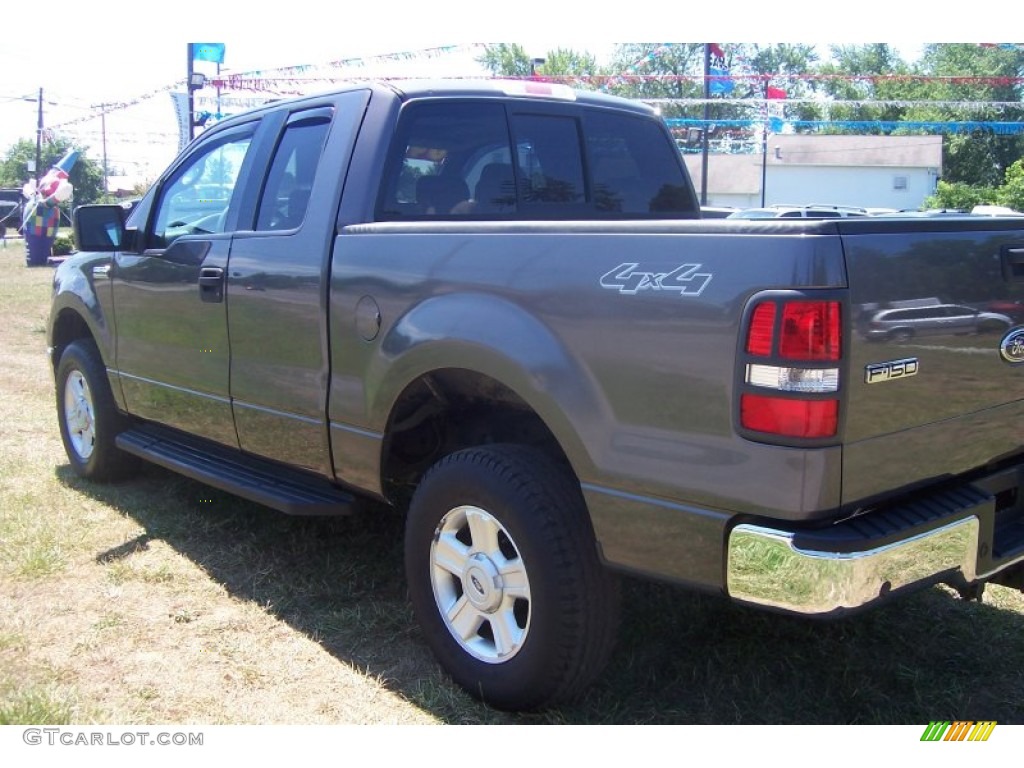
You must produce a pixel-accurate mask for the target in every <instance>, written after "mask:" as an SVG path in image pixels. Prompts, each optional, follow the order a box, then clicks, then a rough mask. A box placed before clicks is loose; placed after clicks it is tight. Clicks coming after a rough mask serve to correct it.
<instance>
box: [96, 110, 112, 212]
mask: <svg viewBox="0 0 1024 768" xmlns="http://www.w3.org/2000/svg"><path fill="white" fill-rule="evenodd" d="M108 106H109V105H108V104H97V105H94V106H93V109H96V107H99V109H100V136H101V137H102V140H103V194H104V195H106V194H108V193H109V192H110V189H109V187H108V182H107V107H108Z"/></svg>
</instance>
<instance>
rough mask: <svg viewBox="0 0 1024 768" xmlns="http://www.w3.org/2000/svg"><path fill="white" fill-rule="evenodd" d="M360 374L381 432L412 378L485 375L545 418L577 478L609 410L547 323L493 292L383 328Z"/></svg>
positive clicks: (426, 307) (447, 302)
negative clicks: (450, 372) (459, 372)
mask: <svg viewBox="0 0 1024 768" xmlns="http://www.w3.org/2000/svg"><path fill="white" fill-rule="evenodd" d="M377 350H378V351H377V354H376V355H375V357H374V358H373V359H372V360H371V361H370V364H369V366H368V368H367V373H366V382H365V384H366V390H365V391H366V395H367V403H368V411H369V412H368V415H369V420H370V422H371V424H373V425H374V427H375V428H376V429H379V430H380V431H381V432H383V430H384V429H385V426H386V424H387V421H388V418H389V416H390V414H391V411H392V408H393V407H394V405H395V402H396V401H397V400H398V398H399V396H400V395H401V394H402V392H403V391H404V390H405V389H406V388H407V387H408V386H409V385H410V384H411V383H412V382H414V381H415V380H416V379H418V378H420V377H421V376H424V375H425V374H428V373H430V372H432V371H437V370H441V369H448V368H454V369H464V370H469V371H473V372H474V373H478V374H482V375H484V376H488V377H490V378H492V379H494V380H495V381H498V382H500V383H501V384H503V385H504V386H506V387H508V388H509V389H510V390H512V391H513V392H515V393H516V394H517V395H518V396H519V397H520V398H522V400H523V401H524V402H526V403H527V404H528V405H529V406H530V407H531V408H532V409H533V410H534V411H535V412H536V413H537V415H538V416H539V417H540V418H541V419H542V420H543V421H544V423H545V424H546V425H547V427H548V429H549V430H550V431H551V433H552V434H553V435H554V436H555V438H556V439H557V440H558V442H559V444H560V445H561V446H562V450H563V451H565V453H566V456H567V457H568V459H569V461H570V462H571V463H572V464H573V466H574V468H575V469H576V471H577V473H578V474H579V475H580V476H581V477H584V476H587V475H590V474H591V470H592V469H593V466H594V463H593V461H592V459H591V458H590V455H589V453H588V451H587V448H586V446H587V445H588V444H589V445H592V446H593V445H600V440H599V437H600V436H601V435H603V434H607V424H608V423H609V422H610V421H611V409H610V408H609V406H608V403H607V402H606V400H605V398H604V397H603V396H602V394H601V392H600V391H599V390H598V388H597V387H596V386H595V383H594V381H593V379H592V377H591V376H589V375H588V374H587V372H586V370H585V369H584V367H583V366H581V365H580V363H579V361H578V360H577V359H576V358H575V357H574V356H573V355H572V353H571V351H570V350H569V349H568V348H567V347H566V346H565V345H564V344H563V343H562V341H561V340H560V339H559V338H558V337H556V336H555V335H554V334H553V333H552V331H551V329H550V328H548V327H547V326H546V325H545V324H544V323H542V322H540V321H539V320H538V319H537V318H536V317H534V316H532V315H530V314H529V313H528V312H526V311H525V310H524V309H522V308H521V307H520V306H518V305H516V304H514V303H512V302H510V301H506V300H504V299H500V298H497V297H495V296H493V295H484V294H477V293H458V294H445V295H442V296H435V297H432V298H430V299H427V300H426V301H423V302H421V303H419V304H417V305H416V306H414V307H412V308H411V309H410V310H409V311H408V312H407V313H406V314H405V315H403V316H402V317H401V318H399V319H398V320H397V321H396V322H395V323H394V324H393V325H392V326H391V327H390V328H389V329H388V331H387V333H386V335H385V336H384V338H383V339H382V341H381V344H380V346H379V347H378V348H377Z"/></svg>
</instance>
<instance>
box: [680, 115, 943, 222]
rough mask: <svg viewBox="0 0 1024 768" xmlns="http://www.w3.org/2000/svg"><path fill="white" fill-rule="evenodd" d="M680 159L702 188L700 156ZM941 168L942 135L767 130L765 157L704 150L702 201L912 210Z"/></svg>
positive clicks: (928, 191) (745, 205) (930, 188)
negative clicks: (705, 190)
mask: <svg viewBox="0 0 1024 768" xmlns="http://www.w3.org/2000/svg"><path fill="white" fill-rule="evenodd" d="M684 160H685V161H686V166H687V168H688V169H689V171H690V175H691V177H692V178H693V184H694V186H695V187H696V188H697V194H698V195H700V186H701V172H702V169H701V155H700V154H688V155H685V156H684ZM941 174H942V137H941V136H846V135H842V136H821V135H802V134H769V135H768V152H767V156H766V155H765V154H762V153H760V152H759V153H757V154H754V155H725V154H721V155H720V154H710V155H708V194H707V205H709V206H732V207H735V208H756V207H759V206H761V205H772V204H787V203H788V204H792V205H812V204H823V205H852V206H860V207H862V208H896V209H908V210H916V209H918V208H920V207H921V205H922V203H923V202H924V200H925V198H927V197H928V196H929V195H932V194H934V192H935V185H936V182H937V181H938V179H939V176H940V175H941ZM762 179H763V180H764V187H763V192H762ZM762 198H763V199H762Z"/></svg>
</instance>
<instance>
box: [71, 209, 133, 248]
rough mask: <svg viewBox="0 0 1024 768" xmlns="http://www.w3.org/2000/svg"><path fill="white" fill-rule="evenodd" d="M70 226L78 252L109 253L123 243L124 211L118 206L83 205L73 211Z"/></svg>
mask: <svg viewBox="0 0 1024 768" xmlns="http://www.w3.org/2000/svg"><path fill="white" fill-rule="evenodd" d="M72 224H73V227H74V232H75V246H76V247H77V248H78V250H79V251H94V252H98V253H109V252H112V251H117V250H120V249H121V246H122V244H123V243H124V242H125V228H124V209H123V208H122V207H121V206H120V205H83V206H80V207H79V208H76V209H75V213H74V216H73V220H72Z"/></svg>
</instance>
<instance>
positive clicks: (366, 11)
mask: <svg viewBox="0 0 1024 768" xmlns="http://www.w3.org/2000/svg"><path fill="white" fill-rule="evenodd" d="M1004 2H1005V4H1006V6H1007V8H1010V7H1012V5H1011V3H1010V0H996V1H995V2H990V3H988V4H987V5H986V8H987V9H988V10H989V14H975V15H974V16H978V17H979V18H974V17H973V16H969V15H968V14H963V13H960V14H955V15H954V14H950V15H948V16H947V17H945V20H944V19H943V17H940V15H939V14H938V13H936V12H935V11H934V9H932V10H930V11H928V13H929V14H930V16H929V17H928V18H927V19H922V18H921V14H922V13H924V12H925V11H924V9H925V8H926V7H927V6H921V5H920V4H918V3H917V2H913V3H912V2H911V1H910V0H902V2H901V0H888V2H882V0H858V2H857V3H856V4H845V5H842V6H830V8H831V11H830V13H828V14H823V13H822V6H821V4H820V3H811V2H805V1H804V0H782V2H778V3H775V4H772V3H764V2H762V3H756V2H754V0H732V2H730V3H729V4H728V5H727V6H725V5H724V4H723V5H722V6H716V5H715V4H713V3H709V4H688V3H683V2H679V0H675V1H674V2H665V1H663V0H630V1H629V2H618V3H617V2H615V0H602V2H600V3H597V2H594V3H592V4H586V3H582V2H579V0H577V2H574V3H572V4H569V3H557V2H553V1H552V0H515V2H514V3H511V4H508V5H504V4H502V3H500V2H499V1H498V0H492V1H491V2H488V0H475V1H474V0H418V1H417V2H412V1H411V0H389V2H387V3H372V2H367V3H363V4H360V5H358V6H357V5H354V4H353V3H347V4H344V5H342V4H337V5H335V4H316V3H291V4H289V3H287V2H281V1H280V0H279V1H278V2H274V3H270V2H265V0H249V1H248V2H239V1H238V0H203V2H197V0H176V2H174V3H167V4H160V5H147V4H135V3H125V2H123V1H121V2H113V1H112V0H77V1H72V0H49V2H45V0H44V3H43V4H42V5H40V6H39V8H37V9H36V10H35V11H33V13H34V14H35V15H36V16H38V17H39V18H40V19H42V20H43V22H44V23H43V24H42V25H41V28H40V30H39V34H38V35H32V34H31V30H30V26H29V24H26V23H22V24H15V25H13V26H12V27H11V28H10V29H8V31H7V32H6V34H5V35H4V36H3V38H2V40H0V153H3V152H6V150H7V149H9V148H10V147H11V146H12V145H13V144H14V143H15V142H16V141H18V140H19V139H33V140H34V138H35V135H36V128H37V125H38V96H39V91H40V89H42V92H43V125H44V128H46V129H48V130H53V131H55V132H59V133H61V134H62V135H65V136H67V137H69V138H72V139H73V140H74V141H76V143H80V144H85V145H87V146H88V147H89V149H88V156H89V157H90V158H91V159H93V160H95V161H96V162H102V158H103V151H102V148H103V143H104V141H103V140H104V137H105V138H106V150H107V162H108V167H111V168H113V169H116V170H123V171H124V172H125V173H127V174H129V175H132V176H136V177H141V178H142V179H152V178H155V177H156V176H157V175H158V174H159V173H160V171H161V170H162V169H163V168H164V166H166V165H167V163H169V162H170V161H171V160H172V159H173V158H174V156H175V154H176V153H177V151H178V144H179V131H178V122H177V117H176V114H175V110H174V106H173V103H172V99H171V96H170V95H169V94H170V93H171V92H172V91H182V90H183V88H182V87H181V86H180V83H181V81H183V80H184V78H185V75H186V71H187V66H188V56H187V44H188V43H189V42H222V43H224V44H225V45H226V55H225V61H224V64H223V65H222V74H224V75H228V74H232V73H246V72H259V73H268V74H272V72H271V71H272V70H274V69H276V68H280V67H296V66H299V65H310V66H314V65H324V64H326V63H328V62H337V61H339V60H348V59H358V60H360V61H361V62H362V64H361V65H359V66H353V67H351V68H348V69H339V68H335V67H332V68H330V69H329V70H325V69H324V68H323V67H319V68H314V69H313V70H312V71H313V72H314V73H315V72H325V71H326V72H330V74H332V75H337V76H346V75H348V74H353V75H380V76H387V77H400V76H424V75H428V74H429V75H437V76H467V75H472V74H478V73H482V72H481V70H480V69H479V67H478V65H476V64H475V63H474V61H473V59H474V58H475V57H476V56H478V55H479V54H480V52H481V49H480V48H476V47H474V44H484V43H497V42H508V43H517V44H520V45H522V46H523V47H524V48H526V50H527V52H528V53H529V54H531V55H537V56H544V55H545V54H546V53H547V52H548V51H549V50H553V49H556V48H571V49H574V50H577V51H588V52H590V53H592V54H594V55H595V56H597V57H598V59H599V60H601V59H603V58H605V57H606V56H607V55H610V53H611V51H612V50H613V49H614V45H615V44H616V43H622V42H636V41H653V40H663V39H664V38H666V37H667V38H669V39H674V40H677V41H687V42H693V41H695V40H719V41H722V42H761V43H774V42H811V41H818V40H827V41H830V42H839V43H866V42H888V43H890V44H892V45H894V47H896V48H897V50H899V51H900V53H901V54H902V55H904V56H908V55H913V53H912V52H913V51H915V50H919V48H920V46H921V44H922V43H924V42H983V41H988V38H989V37H990V36H991V35H992V34H995V32H994V31H993V30H992V27H993V26H996V25H995V24H993V21H992V19H993V18H1007V16H1006V15H1003V14H1002V13H1000V12H999V11H1000V7H1001V4H1002V3H1004ZM143 7H145V8H147V10H145V11H142V10H140V9H142V8H143ZM904 7H905V10H900V9H901V8H904ZM715 8H722V9H724V8H727V9H728V10H727V11H726V10H718V11H716V10H715ZM840 8H843V9H844V10H839V9H840ZM854 8H855V9H856V15H854V14H852V13H851V9H854ZM40 9H43V10H41V11H40ZM333 9H336V10H333ZM841 14H845V17H844V16H843V15H841ZM932 16H934V17H935V18H932ZM880 18H882V19H884V22H883V23H879V19H880ZM943 24H945V26H946V28H945V29H944V28H943V26H942V25H943ZM879 29H882V30H885V31H886V32H887V33H888V35H889V37H888V38H886V39H880V38H878V37H877V35H878V30H879ZM899 29H904V30H908V31H907V32H904V33H901V34H896V33H895V32H893V30H899ZM901 39H909V40H910V41H911V42H907V43H899V42H895V41H898V40H901ZM821 45H825V43H821ZM438 49H444V52H441V51H440V50H438ZM195 68H196V69H197V70H199V71H203V72H205V73H207V74H209V75H211V76H212V75H213V74H214V72H215V65H213V64H210V63H207V62H197V63H196V64H195ZM176 84H178V85H176ZM329 87H330V85H329V84H328V83H310V84H306V85H305V86H303V90H306V91H307V92H313V91H316V90H324V89H327V88H329ZM196 95H197V97H208V98H212V97H213V96H214V91H213V89H209V88H207V89H203V90H201V91H198V92H197V93H196ZM235 95H236V96H238V97H240V98H241V99H242V103H241V105H236V106H233V107H228V106H225V105H223V104H222V110H223V111H224V112H228V111H239V110H240V109H242V108H244V105H245V102H246V100H248V101H249V102H252V103H254V102H255V101H257V100H258V99H260V98H262V96H261V95H260V94H258V93H252V92H248V93H237V94H235ZM112 103H113V104H118V105H122V106H119V107H116V108H114V109H111V110H110V111H108V112H107V114H106V116H105V117H104V118H103V119H102V120H101V119H100V117H99V115H100V113H101V112H103V109H102V108H100V106H99V105H103V104H112ZM211 111H215V108H214V109H211Z"/></svg>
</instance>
